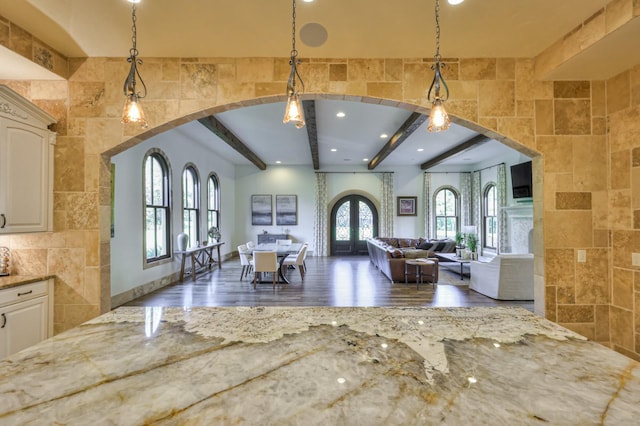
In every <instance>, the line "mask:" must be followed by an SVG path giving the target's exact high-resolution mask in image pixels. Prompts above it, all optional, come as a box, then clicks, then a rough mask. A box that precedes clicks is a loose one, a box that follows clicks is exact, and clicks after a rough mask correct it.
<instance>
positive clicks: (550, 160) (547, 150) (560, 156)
mask: <svg viewBox="0 0 640 426" xmlns="http://www.w3.org/2000/svg"><path fill="white" fill-rule="evenodd" d="M537 148H538V150H539V151H540V152H542V154H543V155H544V158H545V161H544V171H545V173H572V172H573V140H572V138H568V137H557V136H543V137H538V138H537Z"/></svg>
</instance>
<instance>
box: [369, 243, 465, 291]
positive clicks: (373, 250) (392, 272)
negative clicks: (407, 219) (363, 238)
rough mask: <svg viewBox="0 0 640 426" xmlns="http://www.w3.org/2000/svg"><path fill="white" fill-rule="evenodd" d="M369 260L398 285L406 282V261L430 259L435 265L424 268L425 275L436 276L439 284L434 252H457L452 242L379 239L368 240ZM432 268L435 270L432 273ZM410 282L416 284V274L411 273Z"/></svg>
mask: <svg viewBox="0 0 640 426" xmlns="http://www.w3.org/2000/svg"><path fill="white" fill-rule="evenodd" d="M367 248H368V250H369V258H370V259H371V263H373V264H374V265H375V266H376V267H377V268H378V269H380V271H381V272H382V273H383V274H384V275H386V276H387V278H389V279H390V280H391V282H394V283H398V282H404V281H405V276H404V275H405V274H404V272H405V261H406V260H407V259H419V258H429V260H432V261H433V262H434V263H433V265H427V266H424V267H423V268H424V273H425V275H426V276H430V275H431V274H432V273H433V274H434V276H435V282H436V283H437V282H438V260H437V259H436V258H435V257H434V252H436V251H439V252H445V253H453V252H455V250H456V245H455V241H452V240H425V239H424V238H395V237H377V238H370V239H368V240H367ZM432 268H433V269H435V270H433V271H432ZM408 278H409V281H411V282H415V273H414V272H413V271H412V270H410V271H409V277H408Z"/></svg>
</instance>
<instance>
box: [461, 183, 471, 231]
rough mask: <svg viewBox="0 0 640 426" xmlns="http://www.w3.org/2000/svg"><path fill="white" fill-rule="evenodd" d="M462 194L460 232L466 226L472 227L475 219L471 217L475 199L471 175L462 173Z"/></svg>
mask: <svg viewBox="0 0 640 426" xmlns="http://www.w3.org/2000/svg"><path fill="white" fill-rule="evenodd" d="M460 192H461V193H462V201H461V203H460V216H461V217H460V219H461V222H462V223H460V230H461V231H462V227H463V226H465V225H471V224H472V221H473V218H472V216H471V212H472V206H473V198H472V193H473V190H472V188H471V173H460Z"/></svg>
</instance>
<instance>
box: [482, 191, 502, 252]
mask: <svg viewBox="0 0 640 426" xmlns="http://www.w3.org/2000/svg"><path fill="white" fill-rule="evenodd" d="M482 204H483V209H482V210H483V211H482V215H483V216H484V221H483V223H484V246H485V247H487V248H496V247H498V196H497V194H496V185H495V184H493V183H490V184H489V185H487V186H486V188H485V189H484V196H483V199H482Z"/></svg>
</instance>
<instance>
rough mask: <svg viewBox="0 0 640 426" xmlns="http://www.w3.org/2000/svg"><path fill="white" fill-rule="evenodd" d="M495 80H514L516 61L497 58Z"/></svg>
mask: <svg viewBox="0 0 640 426" xmlns="http://www.w3.org/2000/svg"><path fill="white" fill-rule="evenodd" d="M496 78H497V79H498V80H515V78H516V60H515V59H513V58H498V59H497V60H496Z"/></svg>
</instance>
